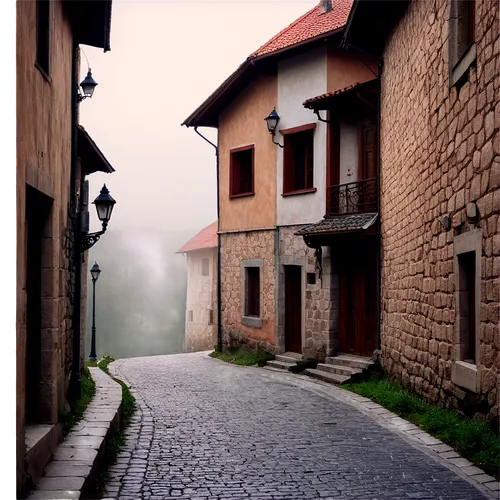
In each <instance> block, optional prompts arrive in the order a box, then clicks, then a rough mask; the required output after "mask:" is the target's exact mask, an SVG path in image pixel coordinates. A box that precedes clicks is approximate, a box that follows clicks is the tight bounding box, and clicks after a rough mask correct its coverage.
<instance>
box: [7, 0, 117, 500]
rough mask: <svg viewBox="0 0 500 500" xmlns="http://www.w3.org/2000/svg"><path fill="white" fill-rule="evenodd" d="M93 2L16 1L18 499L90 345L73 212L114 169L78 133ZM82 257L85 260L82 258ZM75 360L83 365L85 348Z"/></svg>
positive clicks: (93, 27) (101, 33)
mask: <svg viewBox="0 0 500 500" xmlns="http://www.w3.org/2000/svg"><path fill="white" fill-rule="evenodd" d="M92 4H93V5H92V6H90V5H89V4H87V3H86V2H65V1H59V0H57V1H47V0H37V1H33V2H18V3H17V13H16V16H17V19H16V28H17V29H16V38H17V40H16V53H17V56H16V75H17V78H16V82H17V83H16V85H17V106H16V114H17V151H16V158H17V160H16V161H17V165H16V172H17V183H16V184H17V185H16V194H17V196H16V199H17V202H16V217H17V263H16V264H17V277H16V281H17V297H16V302H17V311H16V399H17V401H16V480H17V481H16V484H17V491H18V494H19V495H22V494H23V493H24V492H25V489H26V485H27V484H28V481H29V480H31V481H34V482H36V480H37V479H38V477H39V476H40V474H41V472H42V470H43V467H44V466H45V463H46V461H47V460H48V459H49V458H50V455H51V453H52V451H53V449H54V447H55V446H56V445H57V442H58V441H59V440H60V438H61V430H60V426H59V425H58V420H59V415H60V414H61V413H63V412H65V411H67V409H68V403H67V401H68V394H67V392H68V385H69V379H70V373H71V371H72V367H74V365H75V358H74V356H76V354H77V351H74V346H75V344H78V345H83V337H84V335H85V325H84V324H82V323H81V322H80V321H79V319H78V315H77V311H78V313H80V308H82V309H83V310H84V307H85V293H86V292H85V287H82V288H81V289H78V290H77V289H76V288H75V287H76V284H77V282H78V280H77V275H76V269H77V268H76V267H75V255H76V252H75V235H76V231H77V230H78V227H79V224H78V220H77V218H76V217H77V216H76V212H77V210H76V207H77V206H78V205H79V203H80V201H79V200H83V198H82V197H81V196H80V197H77V192H78V194H81V192H82V189H81V188H82V187H84V186H85V183H84V178H85V175H86V174H89V173H92V172H95V171H96V170H101V171H105V172H112V171H113V169H112V167H111V166H110V165H109V163H107V161H106V160H105V158H104V157H103V156H102V153H101V152H100V151H99V150H98V148H97V146H96V145H95V143H93V141H92V140H91V139H90V136H89V135H88V133H87V132H86V131H85V130H84V129H83V128H81V129H79V128H78V127H77V123H78V122H77V119H78V118H77V110H76V108H77V100H76V99H77V97H76V90H77V82H79V81H80V79H79V75H78V68H79V50H78V44H79V43H86V44H89V45H94V46H98V47H101V48H103V49H104V50H109V29H110V19H111V17H110V16H111V2H101V1H99V2H92ZM78 139H80V140H78ZM78 258H80V259H81V258H82V257H81V254H80V252H78ZM83 272H85V266H84V269H83ZM78 297H80V298H81V300H80V303H79V304H77V303H76V302H78ZM80 316H81V317H84V315H83V314H80ZM75 319H76V320H77V321H75ZM78 358H79V361H80V363H81V366H83V363H82V361H83V350H82V351H81V352H80V355H79V356H78Z"/></svg>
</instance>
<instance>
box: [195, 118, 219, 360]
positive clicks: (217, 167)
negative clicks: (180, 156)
mask: <svg viewBox="0 0 500 500" xmlns="http://www.w3.org/2000/svg"><path fill="white" fill-rule="evenodd" d="M186 126H187V127H188V128H189V125H186ZM194 131H195V132H196V133H197V134H198V135H199V136H200V137H201V138H202V139H203V140H204V141H206V142H208V143H209V144H210V145H211V146H212V147H213V148H214V149H215V169H216V172H217V350H218V351H219V352H222V304H221V301H222V283H221V267H222V265H221V260H222V259H221V235H220V232H219V231H220V217H219V211H220V201H219V134H217V145H215V144H214V143H213V142H211V141H209V140H208V139H207V138H206V137H205V136H204V135H202V134H201V133H200V132H198V127H194Z"/></svg>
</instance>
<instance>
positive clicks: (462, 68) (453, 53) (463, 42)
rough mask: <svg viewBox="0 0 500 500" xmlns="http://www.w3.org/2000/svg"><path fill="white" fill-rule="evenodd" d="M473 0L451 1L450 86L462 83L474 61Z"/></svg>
mask: <svg viewBox="0 0 500 500" xmlns="http://www.w3.org/2000/svg"><path fill="white" fill-rule="evenodd" d="M475 36H476V3H475V0H451V3H450V21H449V53H448V59H449V65H450V86H453V85H455V84H457V83H458V82H459V81H463V80H464V79H463V77H464V76H465V75H466V73H467V70H468V69H469V66H470V65H471V64H472V63H473V62H474V61H475V59H476V48H475V44H474V42H475Z"/></svg>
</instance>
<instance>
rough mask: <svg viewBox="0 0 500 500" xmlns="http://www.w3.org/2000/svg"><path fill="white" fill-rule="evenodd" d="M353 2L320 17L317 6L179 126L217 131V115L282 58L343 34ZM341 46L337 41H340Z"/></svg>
mask: <svg viewBox="0 0 500 500" xmlns="http://www.w3.org/2000/svg"><path fill="white" fill-rule="evenodd" d="M352 1H353V0H335V1H334V2H333V5H334V7H333V9H332V10H331V11H329V12H327V13H323V14H322V13H320V8H319V5H316V6H315V7H313V8H312V9H310V10H309V11H308V12H306V13H305V14H304V15H302V16H301V17H300V18H299V19H297V20H296V21H294V22H293V23H292V24H291V25H290V26H288V27H287V28H285V29H283V30H281V31H280V32H279V33H278V34H277V35H275V36H274V37H273V38H271V40H269V41H268V42H266V43H265V44H264V45H263V46H262V47H260V48H259V49H258V50H257V51H255V52H253V53H252V54H250V56H249V57H248V58H247V59H246V60H245V61H244V62H243V63H242V64H241V65H240V66H239V67H238V69H237V70H236V71H235V72H234V73H232V74H231V75H230V76H229V77H228V78H227V79H226V80H225V81H224V82H223V83H222V84H221V85H220V86H219V87H218V88H217V89H216V90H215V91H214V92H213V93H212V94H211V95H210V96H209V97H208V98H207V99H206V100H205V101H204V102H203V103H202V104H201V105H200V106H199V107H198V108H197V109H196V110H195V111H194V112H193V113H191V114H190V115H189V116H188V117H187V118H186V119H185V120H184V122H183V123H182V125H184V126H186V127H217V126H218V117H219V114H220V113H221V112H222V111H223V110H224V109H225V107H226V106H228V105H229V104H230V103H231V102H232V101H233V99H235V98H236V96H237V95H238V94H240V93H241V92H242V91H243V90H244V88H245V87H246V86H247V85H249V83H250V82H251V81H252V80H254V79H255V78H256V77H257V75H259V74H260V73H263V72H274V71H275V67H276V63H277V61H278V60H279V59H280V58H282V57H283V56H284V55H286V57H289V56H291V55H292V54H293V53H294V52H295V51H300V50H302V49H303V48H304V46H307V47H308V48H309V47H313V46H315V45H319V44H324V43H325V41H327V40H329V39H330V38H331V37H334V36H338V37H339V38H340V34H341V33H342V31H343V29H344V26H345V23H346V21H347V17H348V15H349V12H350V9H351V5H352ZM339 42H340V40H339Z"/></svg>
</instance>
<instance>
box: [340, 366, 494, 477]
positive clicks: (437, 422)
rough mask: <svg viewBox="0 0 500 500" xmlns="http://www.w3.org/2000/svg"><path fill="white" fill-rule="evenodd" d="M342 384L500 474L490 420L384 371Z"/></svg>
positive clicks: (487, 472) (475, 462)
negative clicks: (429, 397)
mask: <svg viewBox="0 0 500 500" xmlns="http://www.w3.org/2000/svg"><path fill="white" fill-rule="evenodd" d="M342 388H344V389H347V390H348V391H352V392H355V393H356V394H359V395H361V396H364V397H366V398H369V399H371V400H373V401H375V402H377V403H379V404H380V405H381V406H383V407H384V408H387V409H388V410H390V411H392V412H394V413H396V414H397V415H399V416H401V417H402V418H404V419H406V420H408V421H409V422H412V423H414V424H415V425H418V426H419V427H420V428H421V429H422V430H424V431H425V432H427V433H429V434H430V435H431V436H434V437H435V438H437V439H440V440H441V441H443V443H446V444H448V445H449V446H451V447H452V448H453V449H454V450H456V451H457V453H459V454H460V455H461V456H462V457H464V458H466V459H467V460H469V461H470V462H472V463H473V464H474V465H476V466H477V467H479V468H481V469H483V470H484V471H485V472H486V474H490V475H491V476H494V477H495V478H496V479H499V478H500V441H499V435H498V431H495V430H494V429H492V428H491V427H490V426H489V425H488V423H487V422H484V421H481V420H476V419H470V418H467V417H463V416H462V415H461V414H460V413H458V412H456V411H454V410H448V409H446V408H443V407H441V406H436V405H432V404H430V403H427V402H425V401H422V400H421V399H420V398H419V397H418V396H416V395H415V394H412V393H410V392H409V391H407V390H406V389H404V388H403V387H402V386H401V385H400V384H398V383H397V382H393V381H391V380H389V379H388V378H387V376H386V375H384V374H377V375H374V376H373V377H372V378H370V379H368V380H366V381H364V382H360V383H355V384H344V385H342Z"/></svg>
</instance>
